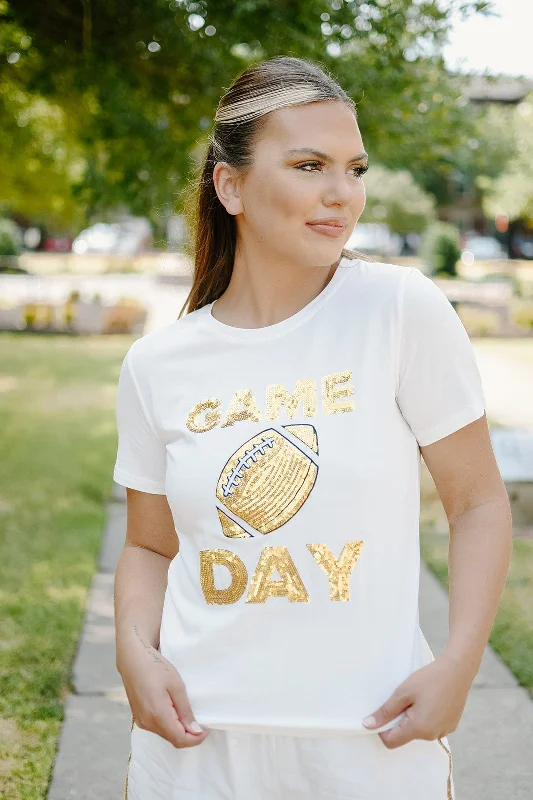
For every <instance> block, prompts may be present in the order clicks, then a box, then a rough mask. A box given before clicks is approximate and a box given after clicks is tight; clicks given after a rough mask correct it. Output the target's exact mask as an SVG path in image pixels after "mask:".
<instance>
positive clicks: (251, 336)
mask: <svg viewBox="0 0 533 800" xmlns="http://www.w3.org/2000/svg"><path fill="white" fill-rule="evenodd" d="M354 263H357V259H350V258H349V257H348V256H343V257H342V258H341V260H340V262H339V264H338V266H337V269H336V270H335V272H334V273H333V277H332V278H331V280H330V281H329V283H327V284H326V286H325V287H324V288H323V289H322V291H321V292H319V294H317V296H316V297H314V298H313V299H312V300H311V301H310V302H309V303H307V305H305V306H304V307H303V308H301V309H300V310H299V311H297V312H296V313H295V314H292V315H291V316H290V317H287V318H286V319H283V320H281V322H276V323H274V324H273V325H266V326H263V327H261V328H237V327H234V326H233V325H226V323H225V322H221V321H220V320H219V319H216V317H214V316H213V315H212V314H211V309H212V307H213V305H214V304H215V301H214V300H213V302H211V303H207V304H206V305H205V306H202V310H203V312H204V317H205V320H206V322H207V325H208V326H209V328H210V330H211V331H213V333H216V334H217V335H219V336H223V337H224V338H227V339H243V340H248V341H258V340H268V339H273V338H275V337H277V336H281V335H283V334H285V333H288V332H289V331H291V330H294V328H297V327H299V326H300V325H301V324H302V323H303V322H305V321H306V320H307V319H309V318H310V317H311V316H312V315H313V314H314V313H316V311H318V309H319V308H320V307H321V306H322V304H323V303H324V302H325V301H326V300H327V299H328V298H330V297H331V295H332V294H333V293H334V292H335V291H336V290H337V289H338V287H339V286H340V284H341V283H342V281H343V280H344V278H345V277H346V275H347V274H348V270H349V268H350V267H352V266H353V265H354Z"/></svg>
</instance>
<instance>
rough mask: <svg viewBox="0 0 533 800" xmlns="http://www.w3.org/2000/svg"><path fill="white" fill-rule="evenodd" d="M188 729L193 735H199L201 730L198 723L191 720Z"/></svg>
mask: <svg viewBox="0 0 533 800" xmlns="http://www.w3.org/2000/svg"><path fill="white" fill-rule="evenodd" d="M189 729H190V730H191V731H192V732H193V733H201V732H202V729H201V727H200V726H199V725H198V723H197V722H196V720H193V721H192V722H191V724H190V725H189Z"/></svg>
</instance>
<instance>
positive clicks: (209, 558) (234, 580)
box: [200, 550, 248, 605]
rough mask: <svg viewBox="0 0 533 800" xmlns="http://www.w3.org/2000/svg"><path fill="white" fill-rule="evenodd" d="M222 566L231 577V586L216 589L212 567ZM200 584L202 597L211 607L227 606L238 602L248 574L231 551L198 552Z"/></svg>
mask: <svg viewBox="0 0 533 800" xmlns="http://www.w3.org/2000/svg"><path fill="white" fill-rule="evenodd" d="M215 564H222V565H223V566H225V567H227V568H228V570H229V572H230V575H231V584H230V585H229V586H228V587H227V588H226V589H217V588H216V586H215V576H214V570H213V566H214V565H215ZM200 582H201V585H202V591H203V593H204V597H205V599H206V600H207V602H208V603H210V604H211V605H229V604H230V603H236V602H237V600H240V599H241V597H242V595H243V594H244V590H245V589H246V584H247V582H248V573H247V572H246V566H245V565H244V564H243V562H242V561H241V559H240V558H239V556H237V555H235V553H232V552H231V550H201V551H200Z"/></svg>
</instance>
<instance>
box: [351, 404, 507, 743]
mask: <svg viewBox="0 0 533 800" xmlns="http://www.w3.org/2000/svg"><path fill="white" fill-rule="evenodd" d="M420 451H421V453H422V456H423V458H424V461H425V462H426V464H427V467H428V469H429V471H430V473H431V475H432V477H433V479H434V481H435V485H436V487H437V491H438V493H439V496H440V498H441V500H442V504H443V506H444V510H445V512H446V516H447V518H448V523H449V527H450V547H449V586H450V595H449V596H450V601H449V602H450V605H449V638H448V641H447V644H446V647H445V648H444V650H443V652H442V654H441V655H440V656H439V657H438V658H436V659H435V661H434V662H432V663H430V664H428V665H427V666H425V667H422V668H421V669H419V670H417V671H416V672H414V673H412V675H410V676H409V677H408V678H407V679H406V680H405V681H403V683H401V684H400V686H398V687H397V689H396V690H395V692H394V693H393V694H392V695H391V697H390V698H389V699H388V700H387V701H386V702H385V703H384V704H383V705H382V706H381V707H380V708H379V709H378V710H377V711H376V712H375V713H374V714H373V715H372V716H373V717H374V718H375V720H376V724H375V725H367V727H368V728H369V729H370V730H371V729H372V728H374V727H380V726H382V725H384V724H385V723H386V722H388V721H390V720H392V719H394V717H395V716H397V715H398V714H400V713H401V712H402V711H405V712H406V715H405V717H404V718H403V719H402V720H401V722H400V723H399V724H398V725H397V726H396V727H394V728H391V729H390V730H388V731H384V732H382V733H380V734H379V736H380V737H381V739H382V741H383V742H384V744H385V745H386V746H387V747H389V748H395V747H399V746H401V745H402V744H406V743H407V742H408V741H410V740H411V739H429V740H431V739H437V738H440V737H442V736H446V735H447V734H448V733H451V732H452V731H454V730H455V729H456V727H457V725H458V724H459V721H460V719H461V716H462V713H463V710H464V706H465V704H466V700H467V696H468V692H469V690H470V686H471V684H472V681H473V680H474V678H475V676H476V673H477V671H478V669H479V666H480V663H481V658H482V656H483V651H484V649H485V646H486V644H487V642H488V639H489V636H490V632H491V629H492V626H493V624H494V619H495V617H496V612H497V610H498V604H499V601H500V598H501V594H502V591H503V587H504V585H505V580H506V576H507V572H508V569H509V563H510V558H511V553H512V520H511V509H510V505H509V499H508V496H507V491H506V489H505V485H504V483H503V480H502V477H501V475H500V472H499V469H498V466H497V464H496V459H495V457H494V452H493V450H492V444H491V441H490V435H489V430H488V426H487V419H486V416H485V415H483V416H482V417H481V418H480V419H477V420H475V421H474V422H472V423H470V424H468V425H466V426H464V427H463V428H461V429H459V430H457V431H455V432H454V433H452V434H450V435H449V436H445V437H444V438H442V439H440V440H439V441H436V442H434V443H433V444H430V445H427V446H425V447H420Z"/></svg>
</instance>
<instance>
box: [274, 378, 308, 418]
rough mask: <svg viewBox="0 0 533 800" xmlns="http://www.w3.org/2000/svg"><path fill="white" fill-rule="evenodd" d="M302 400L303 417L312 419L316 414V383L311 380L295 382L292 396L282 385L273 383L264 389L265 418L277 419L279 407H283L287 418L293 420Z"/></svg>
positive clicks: (304, 379)
mask: <svg viewBox="0 0 533 800" xmlns="http://www.w3.org/2000/svg"><path fill="white" fill-rule="evenodd" d="M302 400H303V413H304V416H305V417H314V415H315V414H316V381H314V380H313V379H312V378H301V379H300V380H297V381H296V385H295V387H294V392H293V393H292V394H289V392H288V391H287V389H286V388H285V387H284V386H283V384H282V383H273V384H271V385H270V386H267V389H266V411H265V415H266V418H267V419H271V420H276V419H279V412H280V407H281V406H283V407H284V408H285V411H286V413H287V416H288V417H289V418H290V419H294V415H295V414H296V411H297V409H298V406H299V405H300V401H302Z"/></svg>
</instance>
